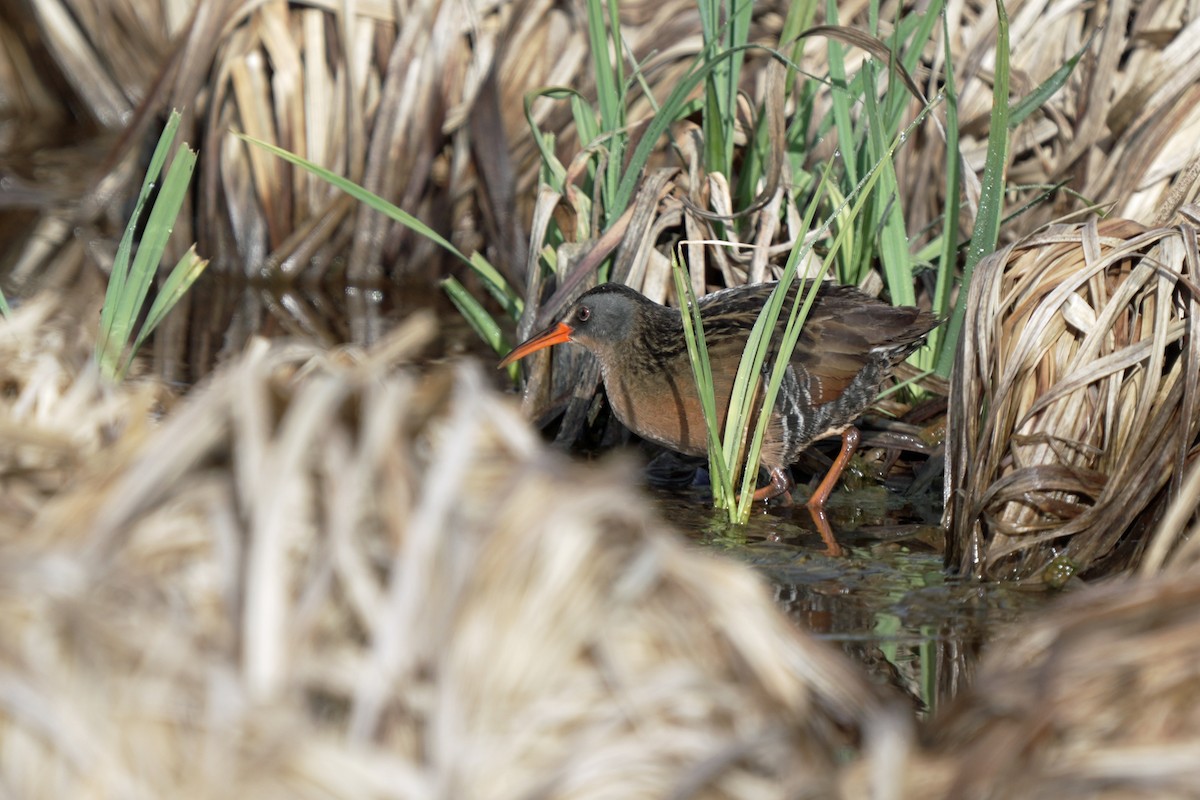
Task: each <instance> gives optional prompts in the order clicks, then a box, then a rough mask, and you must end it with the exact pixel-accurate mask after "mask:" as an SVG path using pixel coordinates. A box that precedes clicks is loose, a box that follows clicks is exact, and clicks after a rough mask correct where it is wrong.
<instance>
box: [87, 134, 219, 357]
mask: <svg viewBox="0 0 1200 800" xmlns="http://www.w3.org/2000/svg"><path fill="white" fill-rule="evenodd" d="M195 167H196V154H195V153H194V152H192V151H191V150H190V149H188V146H187V145H186V144H181V145H180V146H179V148H178V150H176V151H175V158H174V160H173V161H172V162H171V167H170V169H168V170H167V177H166V178H165V179H164V180H163V185H162V188H161V190H160V191H159V194H158V197H157V198H156V199H155V201H154V207H153V208H151V209H150V218H149V220H147V222H146V229H145V231H143V233H142V240H141V242H139V243H138V249H137V254H136V255H135V256H134V258H133V264H132V265H131V266H130V267H129V270H128V274H127V275H126V279H125V281H124V283H123V285H122V286H121V291H120V294H118V295H117V296H116V298H115V303H116V305H115V310H114V311H113V313H112V315H111V317H110V318H109V322H110V324H109V327H108V337H107V338H106V340H105V346H104V349H103V350H102V351H101V352H100V354H99V355H100V369H101V371H102V372H103V373H104V375H105V376H106V377H108V378H110V379H113V380H119V379H120V378H121V376H122V375H123V374H124V372H125V357H124V356H123V353H124V349H125V343H126V342H127V341H129V338H130V336H131V335H132V333H133V326H134V323H135V322H136V320H137V317H138V312H139V311H140V309H141V308H142V306H143V305H144V304H145V302H146V296H147V295H148V294H149V292H150V286H151V284H152V283H153V282H154V276H155V274H156V273H157V272H158V265H159V264H160V263H161V262H162V257H163V252H164V251H165V250H166V248H167V240H168V239H169V238H170V236H171V230H172V229H173V228H174V227H175V220H176V219H177V218H178V216H179V211H180V209H181V208H182V207H183V201H184V199H185V197H186V196H187V191H188V185H189V183H191V179H192V171H193V170H194V169H195ZM109 299H110V298H109V297H108V296H107V295H106V297H105V305H108V302H109ZM101 316H102V318H103V313H102V315H101Z"/></svg>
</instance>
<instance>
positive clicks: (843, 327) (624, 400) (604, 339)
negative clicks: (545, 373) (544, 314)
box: [500, 281, 939, 513]
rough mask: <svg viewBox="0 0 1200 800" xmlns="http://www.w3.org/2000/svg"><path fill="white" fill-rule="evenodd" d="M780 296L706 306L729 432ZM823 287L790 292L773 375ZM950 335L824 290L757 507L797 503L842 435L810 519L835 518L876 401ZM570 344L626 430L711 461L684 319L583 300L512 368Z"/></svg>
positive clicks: (774, 431) (811, 503) (615, 294)
mask: <svg viewBox="0 0 1200 800" xmlns="http://www.w3.org/2000/svg"><path fill="white" fill-rule="evenodd" d="M775 285H776V284H775V283H774V282H768V283H755V284H747V285H743V286H735V287H731V288H727V289H722V290H719V291H716V292H713V293H710V294H707V295H705V296H704V297H702V298H700V300H699V301H698V308H699V312H700V319H701V322H702V324H703V328H704V338H705V344H706V347H707V350H708V357H709V362H710V365H711V371H712V377H713V386H714V394H715V399H716V410H717V416H718V420H719V427H718V429H719V430H723V429H724V425H725V416H726V412H727V410H728V407H729V400H730V396H731V394H732V391H733V383H734V380H735V377H736V375H737V371H738V365H739V363H740V360H741V357H742V351H743V350H744V349H745V346H746V341H747V339H748V338H749V335H750V331H751V329H752V328H753V327H754V323H755V320H756V319H757V318H758V315H759V313H760V312H761V311H762V308H763V306H764V305H765V304H766V302H767V300H768V298H769V297H770V295H771V292H772V291H773V290H774V289H775ZM811 285H812V281H803V282H801V281H796V282H794V283H793V284H792V285H791V287H790V288H789V290H788V293H787V295H786V298H785V302H784V305H783V309H784V310H783V313H781V314H780V319H779V321H778V322H777V324H776V327H775V331H774V334H773V337H772V340H771V350H770V351H769V352H768V356H767V358H766V360H765V361H764V367H763V368H764V370H769V369H771V368H772V365H773V364H774V362H775V354H776V353H777V351H778V347H779V345H780V342H781V340H782V338H783V332H784V329H785V327H786V324H787V317H788V310H789V309H790V308H791V307H792V303H793V302H794V301H795V299H796V293H797V292H800V291H803V292H807V291H808V290H809V288H810V287H811ZM938 324H939V320H938V318H937V317H936V316H935V315H933V314H931V313H929V312H927V311H922V310H921V309H919V308H916V307H913V306H893V305H890V304H888V303H885V302H883V301H882V300H879V299H877V298H875V297H871V296H870V295H867V294H865V293H863V292H861V291H859V290H858V289H856V288H854V287H850V286H844V285H840V284H837V283H834V282H832V281H820V282H819V285H818V286H817V289H816V296H815V299H814V300H813V303H812V307H811V308H810V309H809V313H808V317H807V319H806V320H805V322H804V325H803V328H802V329H801V333H800V337H799V339H798V340H797V342H796V345H795V348H794V349H793V350H792V353H791V357H790V358H789V359H788V364H787V368H786V372H785V373H784V376H783V380H782V383H781V384H780V389H779V393H778V396H777V398H776V400H775V406H774V408H773V410H772V413H771V418H770V422H769V425H768V429H767V432H766V436H765V437H764V439H763V445H762V454H761V459H760V461H761V464H762V466H763V467H765V468H766V469H767V471H768V473H769V475H770V482H769V483H768V484H767V485H765V486H763V487H762V488H760V489H758V490H756V491H755V493H754V498H753V499H754V500H755V501H760V500H762V501H776V502H781V503H783V504H787V503H790V502H791V493H792V490H793V489H794V488H795V484H794V482H793V479H792V475H791V472H790V470H789V467H790V465H791V464H792V463H794V462H795V461H796V460H797V458H798V457H799V456H800V454H801V453H803V452H804V451H805V450H806V449H807V448H808V447H809V446H810V445H811V444H812V443H813V442H815V441H817V440H819V439H823V438H827V437H831V436H836V435H840V436H841V438H842V446H841V451H840V452H839V453H838V456H837V458H836V459H835V460H834V462H833V466H832V467H831V468H830V469H829V472H828V473H827V474H826V476H825V478H824V480H822V481H821V483H820V485H819V486H818V488H817V489H816V490H815V491H814V492H813V494H812V495H811V496H810V498H809V500H808V501H807V505H808V507H809V509H810V510H812V511H814V512H821V513H823V511H824V507H825V503H826V501H827V500H828V498H829V496H830V494H831V493H832V492H833V489H834V487H835V486H836V485H837V482H838V480H839V479H840V477H841V474H842V472H843V470H844V469H845V468H846V465H847V464H848V463H849V461H850V458H851V456H852V455H853V454H854V451H855V450H856V449H857V447H858V442H859V432H858V429H857V428H856V427H855V426H854V422H855V421H856V420H857V418H858V417H859V416H860V415H861V414H862V412H863V411H865V410H866V409H867V408H868V407H869V406H870V405H871V404H872V403H873V402H874V401H875V399H876V397H877V396H878V392H879V387H880V385H881V384H882V383H883V382H884V380H886V379H887V378H888V376H889V375H890V374H891V373H892V370H893V369H894V368H895V366H896V365H897V364H899V363H900V362H901V361H903V360H904V359H905V358H907V357H908V356H909V355H910V354H911V353H912V352H913V351H915V350H916V349H917V348H918V347H920V346H921V344H922V343H923V342H924V340H925V337H926V335H927V334H928V333H929V332H930V331H931V330H933V329H934V328H935V327H936V326H937V325H938ZM567 342H573V343H575V344H578V345H581V346H582V347H584V348H585V349H586V350H587V351H589V352H590V353H591V354H592V355H593V356H595V357H596V359H597V360H598V361H599V362H600V372H601V376H602V378H603V382H604V389H605V392H606V394H607V395H608V401H609V404H610V405H611V407H612V410H613V412H614V413H615V414H616V417H617V419H618V420H620V422H621V423H622V424H623V425H624V426H625V427H627V428H628V429H629V430H631V431H633V432H634V433H635V434H637V435H638V436H640V437H642V438H643V439H646V440H649V441H651V442H655V443H657V444H659V445H662V446H663V447H666V448H668V449H670V450H674V451H676V452H679V453H684V454H687V455H693V456H704V455H706V454H707V453H708V435H707V426H706V425H705V420H704V412H703V409H702V406H701V402H700V396H699V393H698V391H697V389H696V384H695V379H694V377H693V374H692V367H691V361H690V359H689V356H688V351H687V342H686V339H685V337H684V327H683V319H682V316H681V314H680V311H679V309H676V308H670V307H668V306H664V305H660V304H659V303H656V302H654V301H653V300H650V299H649V298H648V297H646V296H645V295H643V294H641V293H640V292H637V291H635V290H634V289H631V288H629V287H628V286H624V285H622V284H620V283H602V284H600V285H599V286H596V287H595V288H593V289H590V290H588V291H587V292H585V293H584V294H583V295H581V296H580V297H579V299H578V300H576V301H575V302H574V303H573V304H572V305H571V306H570V307H569V308H568V309H567V311H566V313H565V314H564V315H563V317H562V318H561V320H560V321H559V322H557V323H555V324H553V325H551V326H550V327H549V328H547V329H546V330H543V331H541V332H540V333H537V334H535V335H533V336H532V337H530V338H529V339H528V340H526V341H524V342H522V343H521V344H519V345H518V346H517V347H515V348H513V350H512V351H511V352H509V354H508V355H507V356H505V357H504V359H503V360H502V361H501V362H500V367H505V366H508V365H509V364H512V363H514V362H516V361H519V360H520V359H523V358H525V357H526V356H529V355H531V354H533V353H536V352H538V351H539V350H543V349H545V348H547V347H552V346H554V345H558V344H564V343H567ZM765 383H766V382H765V381H763V382H761V385H765Z"/></svg>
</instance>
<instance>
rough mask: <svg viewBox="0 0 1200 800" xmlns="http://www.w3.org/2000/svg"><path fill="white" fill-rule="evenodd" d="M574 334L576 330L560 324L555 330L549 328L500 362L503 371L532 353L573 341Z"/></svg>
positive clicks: (519, 346) (515, 349)
mask: <svg viewBox="0 0 1200 800" xmlns="http://www.w3.org/2000/svg"><path fill="white" fill-rule="evenodd" d="M574 332H575V331H574V329H573V328H572V327H571V326H570V325H568V324H567V323H565V322H560V323H558V324H557V325H555V326H554V327H553V328H548V329H547V330H544V331H542V332H541V333H539V334H538V335H537V336H534V337H533V338H532V339H529V340H528V341H526V342H524V343H523V344H519V345H517V346H516V347H515V348H513V351H512V352H511V353H509V354H508V355H506V356H505V357H504V360H503V361H501V362H500V368H501V369H503V368H504V367H507V366H508V365H509V364H511V363H513V362H514V361H520V360H521V359H522V358H524V357H525V356H527V355H529V354H530V353H536V352H537V351H538V350H542V349H544V348H547V347H551V346H552V345H556V344H562V343H563V342H569V341H571V334H572V333H574Z"/></svg>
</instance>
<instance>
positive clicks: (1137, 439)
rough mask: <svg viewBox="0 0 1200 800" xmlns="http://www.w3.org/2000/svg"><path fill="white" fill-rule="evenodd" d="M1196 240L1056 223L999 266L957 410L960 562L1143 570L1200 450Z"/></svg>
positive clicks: (954, 461) (995, 568)
mask: <svg viewBox="0 0 1200 800" xmlns="http://www.w3.org/2000/svg"><path fill="white" fill-rule="evenodd" d="M1198 264H1200V254H1198V253H1197V251H1196V229H1195V228H1194V227H1193V226H1192V224H1191V223H1190V222H1182V223H1180V224H1178V225H1175V226H1172V227H1163V228H1155V229H1146V228H1143V227H1142V226H1140V225H1137V224H1136V223H1132V222H1129V221H1126V220H1119V219H1114V220H1106V221H1104V222H1101V223H1099V224H1097V223H1095V222H1092V223H1088V224H1086V225H1079V226H1056V227H1052V228H1051V229H1049V230H1048V231H1046V232H1045V233H1043V234H1040V235H1037V236H1034V237H1030V238H1028V239H1025V240H1023V241H1022V242H1019V243H1017V244H1016V245H1014V246H1011V247H1008V248H1005V249H1004V250H1002V251H1000V252H998V253H996V254H994V255H992V256H990V257H989V258H988V259H986V260H985V261H984V262H983V263H981V265H980V268H979V269H978V270H977V271H976V273H975V276H974V280H973V282H972V284H971V291H970V295H969V297H968V300H967V302H968V310H967V320H968V324H967V326H966V327H965V328H964V338H963V345H962V348H961V350H960V353H959V358H958V361H957V364H956V371H955V378H954V381H953V385H952V394H951V402H950V429H951V432H950V441H949V444H948V453H949V459H950V463H951V466H950V469H949V485H948V487H947V511H948V514H949V520H950V526H951V530H950V539H951V546H950V548H949V549H948V553H947V559H948V562H949V563H950V564H951V565H952V566H954V567H955V568H957V569H959V570H961V571H962V572H964V573H966V574H971V575H975V576H979V577H988V578H1019V579H1027V580H1041V579H1042V578H1043V575H1042V570H1044V569H1045V568H1046V567H1047V566H1048V565H1050V564H1051V563H1052V562H1054V561H1055V560H1056V559H1060V560H1062V559H1065V560H1066V561H1067V562H1069V563H1070V564H1071V566H1072V569H1074V570H1076V571H1080V572H1082V571H1087V570H1092V571H1093V573H1094V572H1096V571H1098V570H1105V569H1113V568H1117V567H1121V566H1125V565H1128V564H1130V563H1133V562H1135V561H1136V560H1137V558H1138V555H1139V553H1140V552H1141V547H1142V541H1141V540H1142V537H1143V535H1144V534H1145V532H1146V530H1147V529H1148V526H1149V525H1150V524H1151V523H1152V522H1153V520H1154V519H1156V518H1157V517H1158V516H1159V515H1161V513H1162V510H1163V508H1164V503H1165V502H1166V501H1167V500H1168V499H1169V496H1170V494H1171V492H1170V491H1167V489H1168V486H1169V484H1171V482H1172V479H1174V481H1175V483H1174V487H1175V490H1176V491H1177V490H1178V481H1179V479H1180V478H1181V472H1180V471H1181V469H1182V465H1183V463H1184V459H1185V456H1186V454H1187V453H1188V452H1189V450H1190V449H1191V448H1192V446H1193V444H1194V442H1195V441H1196V434H1197V430H1198V425H1200V421H1198V419H1197V413H1196V412H1197V405H1196V403H1197V390H1196V383H1197V381H1196V371H1197V369H1198V368H1200V360H1198V358H1200V341H1198V340H1197V338H1196V336H1195V333H1194V330H1193V326H1194V319H1195V314H1196V309H1197V302H1198V300H1200V298H1198V297H1197V295H1196V290H1197V289H1196V287H1197V274H1196V267H1197V265H1198Z"/></svg>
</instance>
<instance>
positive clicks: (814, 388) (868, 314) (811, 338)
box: [792, 285, 935, 405]
mask: <svg viewBox="0 0 1200 800" xmlns="http://www.w3.org/2000/svg"><path fill="white" fill-rule="evenodd" d="M934 324H935V319H934V318H933V317H932V316H931V315H929V314H926V313H923V312H921V311H918V310H917V309H915V308H912V307H895V306H891V305H889V304H887V303H885V302H883V301H881V300H877V299H875V298H873V297H869V296H867V295H865V294H863V293H861V292H859V291H857V290H856V289H853V288H850V287H845V286H832V285H830V286H828V288H823V289H822V291H821V293H820V294H819V295H818V296H817V300H816V302H814V303H813V307H812V309H811V310H810V311H809V315H808V319H807V320H806V321H805V323H804V328H803V331H802V332H801V334H800V341H799V344H798V345H797V346H796V349H795V351H794V352H793V353H792V366H793V368H794V369H795V371H796V377H797V378H798V379H799V380H800V381H802V382H803V385H805V387H806V388H807V390H808V392H809V396H810V397H811V399H812V402H813V404H814V405H821V404H824V403H828V402H830V401H832V400H834V399H836V398H837V397H839V396H840V395H841V394H842V392H844V391H845V390H846V387H847V386H849V385H850V382H851V381H853V380H854V376H856V375H857V374H858V373H859V372H860V371H861V370H862V369H863V367H865V366H867V364H868V363H870V362H871V361H872V360H873V359H878V358H879V357H880V354H881V353H883V354H885V356H886V357H887V358H888V359H889V361H891V362H892V363H895V362H896V361H899V360H901V359H903V358H904V357H905V356H907V355H908V353H911V352H912V351H913V349H915V348H916V347H917V346H918V345H919V344H920V342H921V340H922V338H923V337H924V335H925V334H926V333H927V332H928V331H929V330H930V329H931V328H932V327H933V326H934Z"/></svg>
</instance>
